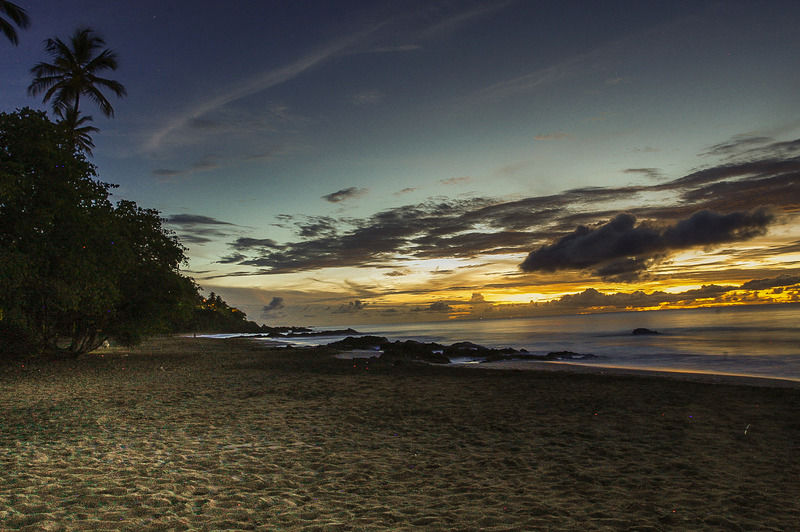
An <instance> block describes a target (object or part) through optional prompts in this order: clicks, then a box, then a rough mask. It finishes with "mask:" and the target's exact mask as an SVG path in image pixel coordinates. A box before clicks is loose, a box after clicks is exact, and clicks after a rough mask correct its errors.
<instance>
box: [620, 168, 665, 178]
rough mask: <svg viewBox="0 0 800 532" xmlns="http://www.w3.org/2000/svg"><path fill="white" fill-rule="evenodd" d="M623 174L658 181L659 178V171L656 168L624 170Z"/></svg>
mask: <svg viewBox="0 0 800 532" xmlns="http://www.w3.org/2000/svg"><path fill="white" fill-rule="evenodd" d="M623 172H625V173H626V174H634V175H642V176H644V177H647V178H649V179H659V178H660V177H661V170H659V169H658V168H626V169H625V170H623Z"/></svg>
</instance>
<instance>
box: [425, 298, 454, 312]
mask: <svg viewBox="0 0 800 532" xmlns="http://www.w3.org/2000/svg"><path fill="white" fill-rule="evenodd" d="M428 310H429V311H431V312H450V311H451V310H453V307H451V306H450V305H448V304H447V303H446V302H444V301H435V302H433V303H431V304H430V305H429V306H428Z"/></svg>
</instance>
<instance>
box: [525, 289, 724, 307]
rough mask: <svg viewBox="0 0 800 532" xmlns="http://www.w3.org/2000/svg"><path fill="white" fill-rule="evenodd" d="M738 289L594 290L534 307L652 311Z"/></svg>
mask: <svg viewBox="0 0 800 532" xmlns="http://www.w3.org/2000/svg"><path fill="white" fill-rule="evenodd" d="M738 289H739V287H737V286H720V285H705V286H703V287H701V288H697V289H693V290H687V291H685V292H680V293H677V294H671V293H667V292H661V291H654V292H651V293H649V294H648V293H646V292H644V291H642V290H636V291H634V292H615V293H611V294H604V293H603V292H600V291H599V290H596V289H594V288H588V289H586V290H584V291H583V292H579V293H577V294H567V295H565V296H562V297H560V298H558V299H554V300H552V301H548V302H545V303H534V304H533V305H532V306H533V307H534V308H538V309H548V308H549V309H554V310H555V309H559V310H563V311H568V310H569V311H572V310H586V309H595V310H599V309H606V310H611V309H618V310H624V309H629V310H630V309H637V308H653V307H659V306H664V305H672V304H691V303H697V302H698V301H709V300H716V299H718V298H721V297H724V296H725V295H726V294H728V293H730V292H732V291H735V290H738Z"/></svg>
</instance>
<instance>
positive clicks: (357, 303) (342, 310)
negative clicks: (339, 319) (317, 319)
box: [333, 299, 367, 314]
mask: <svg viewBox="0 0 800 532" xmlns="http://www.w3.org/2000/svg"><path fill="white" fill-rule="evenodd" d="M365 308H367V303H366V302H364V301H361V300H360V299H356V300H354V301H350V302H349V303H347V304H344V305H339V307H337V308H336V309H335V310H334V311H333V312H334V313H336V314H347V313H351V312H360V311H362V310H364V309H365Z"/></svg>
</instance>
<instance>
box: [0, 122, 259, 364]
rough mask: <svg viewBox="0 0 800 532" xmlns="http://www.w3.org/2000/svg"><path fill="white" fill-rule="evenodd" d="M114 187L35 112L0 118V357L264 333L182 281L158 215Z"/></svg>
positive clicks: (176, 247) (179, 256)
mask: <svg viewBox="0 0 800 532" xmlns="http://www.w3.org/2000/svg"><path fill="white" fill-rule="evenodd" d="M113 188H114V185H110V184H108V183H104V182H102V181H100V180H99V179H98V176H97V169H96V167H95V166H94V165H93V164H91V163H90V162H88V161H87V159H86V156H85V155H84V153H83V151H82V150H80V149H78V148H77V147H76V146H75V143H74V139H73V138H72V136H71V132H70V131H69V130H68V127H67V126H66V125H65V124H64V123H63V122H58V123H56V122H52V121H51V120H50V119H48V117H47V116H46V114H45V113H44V112H42V111H35V110H31V109H27V108H26V109H22V110H19V111H16V112H14V113H0V351H2V352H5V353H9V352H12V353H14V352H24V353H26V354H30V353H32V352H42V351H56V352H61V353H68V354H72V355H77V354H80V353H84V352H87V351H90V350H92V349H95V348H97V347H98V346H99V345H101V344H102V343H103V342H104V341H105V340H109V339H110V340H113V341H116V342H118V343H121V344H126V345H130V344H135V343H137V342H139V341H140V340H141V339H142V338H143V337H145V336H148V335H153V334H164V333H172V332H220V331H225V332H263V331H264V329H263V328H262V327H260V326H259V325H258V324H256V323H254V322H252V321H247V317H246V315H245V314H244V312H241V311H239V310H237V309H235V308H231V307H230V306H228V305H227V304H226V303H225V302H224V301H223V300H222V299H221V298H220V297H219V296H217V295H213V294H212V296H211V297H208V298H206V297H203V296H202V295H201V294H200V291H199V287H198V286H197V285H196V284H195V283H194V281H193V280H192V279H190V278H188V277H185V276H184V275H182V274H181V273H180V271H179V269H180V266H181V265H182V264H184V263H185V262H186V256H185V254H184V251H185V250H184V248H183V246H182V245H181V243H180V242H179V240H178V238H177V236H176V235H175V234H174V233H173V232H171V231H169V230H167V229H166V228H165V227H164V226H163V225H162V223H163V220H162V218H161V217H160V215H159V213H158V212H157V211H155V210H153V209H143V208H141V207H139V206H138V205H136V203H135V202H132V201H127V200H121V201H118V202H116V203H112V201H111V199H110V191H111V190H112V189H113Z"/></svg>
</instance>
